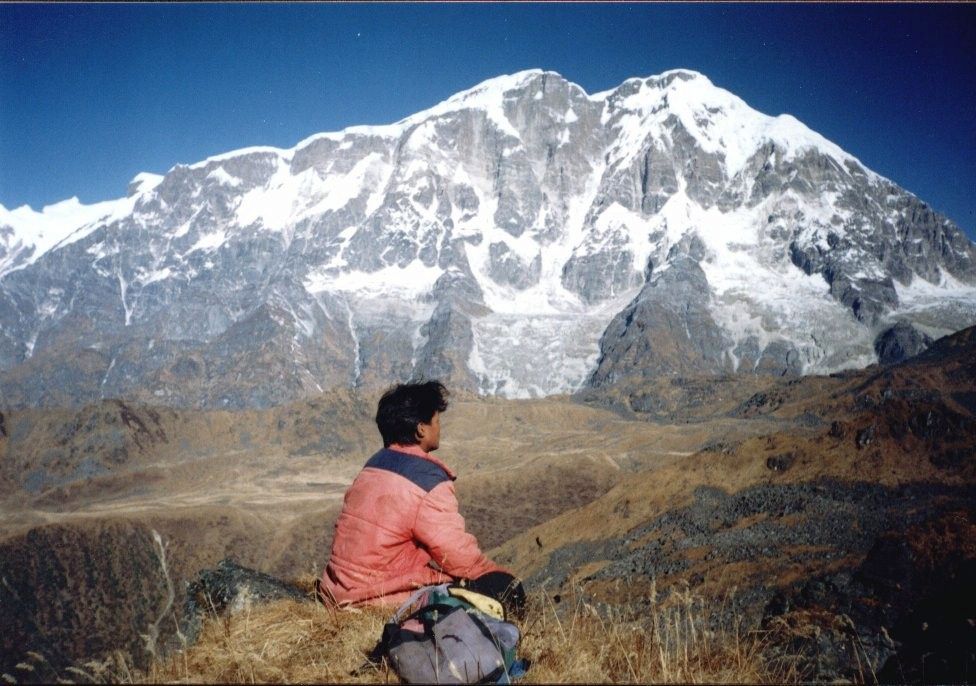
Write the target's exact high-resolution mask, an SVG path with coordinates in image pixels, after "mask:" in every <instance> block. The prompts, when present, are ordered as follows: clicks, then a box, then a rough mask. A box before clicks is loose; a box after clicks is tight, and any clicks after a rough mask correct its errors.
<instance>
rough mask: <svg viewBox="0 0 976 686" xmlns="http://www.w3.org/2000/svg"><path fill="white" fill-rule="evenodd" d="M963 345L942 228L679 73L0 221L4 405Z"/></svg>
mask: <svg viewBox="0 0 976 686" xmlns="http://www.w3.org/2000/svg"><path fill="white" fill-rule="evenodd" d="M973 323H976V246H974V244H973V243H971V242H970V241H969V240H968V239H967V238H966V237H965V236H964V235H963V233H962V232H961V231H960V230H959V229H958V228H957V227H956V226H955V225H953V224H952V223H951V222H950V221H949V220H948V219H946V218H945V217H943V216H941V215H939V214H937V213H935V212H933V211H932V210H931V209H930V208H928V207H927V206H926V205H925V204H924V203H923V202H921V201H920V200H919V199H917V198H916V197H915V196H913V195H912V194H910V193H908V192H906V191H905V190H903V189H901V188H899V187H898V186H897V185H895V184H894V183H892V182H890V181H888V180H886V179H884V178H882V177H880V176H879V175H877V174H875V173H873V172H871V171H870V170H868V169H866V168H865V167H864V166H863V165H862V164H861V163H860V162H859V161H858V160H857V159H855V158H854V157H852V156H851V155H849V154H847V153H846V152H844V151H843V150H841V149H840V148H839V147H837V146H836V145H834V144H833V143H831V142H830V141H828V140H826V139H824V138H823V137H821V136H820V135H818V134H816V133H815V132H813V131H811V130H810V129H808V128H807V127H805V126H804V125H803V124H801V123H800V122H799V121H797V120H796V119H794V118H793V117H790V116H788V115H781V116H778V117H770V116H767V115H764V114H762V113H759V112H757V111H755V110H753V109H751V108H750V107H749V106H748V105H746V103H745V102H743V101H742V100H741V99H739V98H738V97H736V96H735V95H733V94H731V93H729V92H728V91H725V90H723V89H721V88H718V87H716V86H714V85H713V84H712V83H711V82H710V81H709V80H708V79H707V78H706V77H705V76H703V75H701V74H698V73H695V72H691V71H686V70H674V71H669V72H666V73H664V74H661V75H659V76H652V77H649V78H646V79H630V80H628V81H626V82H624V83H623V84H622V85H620V86H619V87H618V88H615V89H613V90H610V91H606V92H602V93H596V94H592V95H588V94H587V93H586V92H585V91H584V90H583V89H582V88H580V87H579V86H577V85H575V84H573V83H570V82H568V81H566V80H565V79H563V78H562V77H561V76H559V75H558V74H555V73H553V72H543V71H538V70H533V71H526V72H520V73H518V74H514V75H511V76H502V77H499V78H496V79H492V80H489V81H486V82H484V83H482V84H480V85H478V86H476V87H474V88H472V89H470V90H467V91H464V92H462V93H459V94H457V95H455V96H453V97H451V98H450V99H448V100H446V101H445V102H443V103H441V104H439V105H437V106H435V107H433V108H431V109H429V110H426V111H423V112H420V113H418V114H415V115H413V116H410V117H408V118H406V119H404V120H402V121H400V122H397V123H396V124H392V125H389V126H379V127H352V128H349V129H346V130H344V131H341V132H337V133H325V134H319V135H315V136H312V137H311V138H308V139H306V140H304V141H302V142H300V143H299V144H298V145H296V146H295V147H294V148H291V149H288V150H282V149H277V148H248V149H244V150H238V151H234V152H230V153H227V154H224V155H220V156H217V157H212V158H209V159H207V160H204V161H202V162H198V163H196V164H192V165H189V166H185V165H177V166H176V167H174V168H173V169H171V170H170V171H169V172H168V173H167V174H166V175H165V176H163V177H158V176H154V175H149V174H141V175H139V176H138V177H136V179H134V180H133V183H132V184H131V185H130V188H129V194H128V196H127V197H126V198H122V199H120V200H116V201H109V202H106V203H99V204H98V205H93V206H83V205H80V204H79V203H78V202H77V200H69V201H65V202H64V203H59V204H58V205H54V206H51V207H47V208H45V209H44V211H43V212H40V213H37V212H33V211H32V210H30V208H26V207H24V208H19V209H17V210H13V211H8V210H6V209H3V208H2V207H0V391H2V397H0V402H2V403H6V404H8V405H9V404H51V403H62V402H77V401H83V400H90V399H93V398H97V397H99V396H106V397H117V396H128V397H131V396H135V397H143V398H146V399H153V400H155V401H157V402H166V403H173V404H191V405H212V406H214V405H215V406H230V407H240V406H263V405H267V404H271V403H277V402H282V401H286V400H289V399H293V398H298V397H302V396H305V395H309V394H314V393H317V392H319V391H321V390H324V389H327V388H334V387H350V386H358V387H363V386H365V387H378V386H385V385H388V384H389V383H391V382H393V381H395V380H402V379H405V378H407V377H410V376H419V375H424V376H428V377H439V378H442V379H446V380H448V381H449V382H450V383H451V384H453V385H454V386H455V387H458V386H460V387H465V388H468V389H470V390H477V391H480V392H482V393H488V394H501V395H505V396H510V397H526V396H540V395H547V394H554V393H565V392H571V391H573V390H576V389H578V388H580V387H581V386H583V385H586V384H594V385H602V384H606V383H611V382H613V381H614V380H616V379H620V378H622V377H626V376H630V375H634V374H638V375H658V374H698V373H723V372H739V373H753V372H760V373H776V374H782V373H791V374H804V373H822V372H830V371H835V370H838V369H842V368H847V367H860V366H865V365H867V364H869V363H872V362H875V361H876V360H877V352H876V345H877V346H879V349H881V348H883V349H884V350H886V351H889V350H903V349H907V351H908V352H911V351H912V348H913V346H914V347H915V348H918V347H919V346H921V345H924V341H926V340H928V338H926V336H927V337H929V338H932V337H937V336H941V335H943V334H945V333H949V332H951V331H955V330H958V329H960V328H963V327H965V326H968V325H971V324H973ZM896 325H898V326H896ZM892 337H895V338H897V339H898V340H897V341H894V342H893V343H892V341H891V339H892ZM883 341H887V343H885V344H884V345H882V343H881V342H883ZM876 342H877V343H876ZM889 343H890V344H891V345H889ZM886 346H887V347H886ZM886 354H887V353H886Z"/></svg>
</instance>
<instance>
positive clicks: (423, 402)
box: [376, 381, 449, 448]
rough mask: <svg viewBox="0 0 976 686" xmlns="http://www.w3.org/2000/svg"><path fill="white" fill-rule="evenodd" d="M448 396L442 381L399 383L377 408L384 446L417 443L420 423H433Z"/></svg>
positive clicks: (441, 410)
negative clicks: (436, 413) (435, 414)
mask: <svg viewBox="0 0 976 686" xmlns="http://www.w3.org/2000/svg"><path fill="white" fill-rule="evenodd" d="M448 395H449V393H448V392H447V389H446V388H445V387H444V384H442V383H441V382H440V381H427V382H426V383H406V384H399V385H397V386H394V387H393V388H391V389H389V390H388V391H387V392H386V393H384V394H383V397H382V398H380V402H379V405H378V406H377V408H376V426H377V427H379V430H380V435H381V436H383V446H384V447H387V448H388V447H389V446H390V445H392V444H393V443H399V444H401V445H415V444H416V443H417V425H418V424H430V421H431V420H432V419H433V418H434V413H435V412H443V411H444V410H446V409H447V396H448Z"/></svg>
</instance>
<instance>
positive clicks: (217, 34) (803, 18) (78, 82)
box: [0, 4, 976, 237]
mask: <svg viewBox="0 0 976 686" xmlns="http://www.w3.org/2000/svg"><path fill="white" fill-rule="evenodd" d="M534 67H539V68H543V69H551V70H554V71H557V72H559V73H560V74H562V75H563V76H564V77H566V78H567V79H569V80H571V81H574V82H576V83H578V84H580V85H581V86H583V88H585V89H586V90H587V91H588V92H595V91H599V90H605V89H608V88H612V87H614V86H616V85H618V84H619V83H620V82H622V81H623V80H625V79H627V78H629V77H633V76H649V75H651V74H657V73H660V72H662V71H665V70H667V69H672V68H676V67H686V68H690V69H695V70H698V71H700V72H702V73H704V74H705V75H706V76H708V77H709V78H710V79H711V80H712V81H713V82H714V83H715V84H716V85H718V86H721V87H723V88H726V89H728V90H730V91H732V92H733V93H735V94H737V95H739V96H740V97H742V98H743V99H744V100H745V101H746V102H747V103H749V104H750V105H751V106H752V107H754V108H756V109H758V110H760V111H761V112H764V113H766V114H771V115H776V114H780V113H784V112H786V113H789V114H792V115H794V116H795V117H797V118H798V119H800V120H801V121H803V122H804V123H806V124H807V125H808V126H810V127H811V128H812V129H814V130H815V131H818V132H820V133H821V134H823V135H824V136H826V137H827V138H829V139H831V140H833V141H834V142H836V143H837V144H838V145H840V146H841V147H842V148H844V149H845V150H847V151H848V152H850V153H851V154H853V155H855V156H856V157H858V158H860V159H861V161H862V162H864V163H865V164H866V165H867V166H868V167H870V168H871V169H873V170H875V171H877V172H878V173H880V174H882V175H884V176H887V177H889V178H891V179H892V180H894V181H895V182H897V183H899V184H900V185H902V186H904V187H905V188H907V189H908V190H910V191H912V192H914V193H916V194H917V195H918V196H919V197H921V198H922V199H923V200H925V201H927V202H928V203H930V204H931V205H932V206H933V207H934V208H935V209H937V210H939V211H942V212H944V213H946V214H948V215H949V216H950V217H951V218H953V219H954V220H955V221H956V222H957V223H959V224H960V225H961V226H962V227H963V228H964V229H965V230H966V231H967V233H968V234H969V235H970V237H976V155H974V152H976V5H947V6H942V5H918V4H911V5H908V4H858V5H851V4H844V5H834V4H823V5H804V4H783V5H770V4H745V5H734V4H637V5H625V4H596V5H591V4H558V5H554V4H513V5H502V4H382V5H378V4H361V5H359V4H342V5H337V4H212V5H197V4H168V5H164V4H113V5H99V4H62V5H55V4H36V5H21V4H2V5H0V203H2V204H3V205H5V206H6V207H8V208H13V207H17V206H19V205H21V204H24V203H29V204H30V205H31V206H33V207H34V208H35V209H39V208H40V207H42V206H43V205H45V204H49V203H52V202H56V201H58V200H62V199H65V198H68V197H71V196H72V195H77V196H78V197H79V198H80V199H81V200H82V201H83V202H94V201H98V200H107V199H111V198H117V197H120V196H122V195H123V194H124V193H125V190H126V184H127V182H128V181H129V179H131V178H132V177H133V176H134V175H135V174H136V173H137V172H140V171H151V172H157V173H162V172H165V171H166V170H168V169H169V168H170V167H172V166H173V165H174V164H177V163H180V162H184V163H191V162H195V161H198V160H200V159H203V158H204V157H207V156H209V155H213V154H216V153H220V152H226V151H228V150H232V149H235V148H240V147H246V146H251V145H275V146H279V147H291V146H293V145H294V144H295V143H297V142H298V141H299V140H301V139H302V138H305V137H306V136H309V135H311V134H313V133H317V132H320V131H331V130H337V129H341V128H343V127H345V126H350V125H354V124H382V123H389V122H393V121H396V120H398V119H401V118H402V117H404V116H406V115H408V114H411V113H413V112H416V111H418V110H421V109H424V108H427V107H430V106H432V105H434V104H436V103H437V102H440V101H441V100H443V99H445V98H447V97H449V96H450V95H451V94H453V93H455V92H457V91H459V90H462V89H465V88H469V87H471V86H473V85H475V84H476V83H478V82H479V81H482V80H484V79H486V78H490V77H493V76H497V75H500V74H505V73H512V72H515V71H519V70H522V69H528V68H534Z"/></svg>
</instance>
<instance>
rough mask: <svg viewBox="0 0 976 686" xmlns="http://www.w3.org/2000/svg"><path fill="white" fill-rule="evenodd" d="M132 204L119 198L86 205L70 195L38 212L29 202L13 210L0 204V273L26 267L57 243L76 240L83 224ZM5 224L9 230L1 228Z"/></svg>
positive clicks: (119, 213) (87, 225)
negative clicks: (66, 198) (0, 249)
mask: <svg viewBox="0 0 976 686" xmlns="http://www.w3.org/2000/svg"><path fill="white" fill-rule="evenodd" d="M133 204H134V201H133V200H132V199H130V198H122V199H120V200H106V201H104V202H98V203H94V204H91V205H85V204H83V203H82V202H81V201H80V200H78V198H77V197H72V198H69V199H68V200H62V201H61V202H58V203H54V204H53V205H46V206H45V207H44V208H43V209H42V210H41V211H40V212H37V211H35V210H33V209H31V207H30V206H29V205H21V206H20V207H18V208H16V209H14V210H8V209H7V208H5V207H4V206H3V205H0V248H2V249H3V250H2V251H0V276H3V275H4V274H6V273H8V272H9V271H12V270H14V269H22V268H24V267H26V266H27V265H29V264H31V263H33V262H34V261H36V260H37V258H39V257H40V256H41V255H43V254H44V253H46V252H48V251H49V250H51V249H53V248H55V247H57V246H59V245H67V244H69V243H71V242H73V241H75V240H78V239H79V238H81V237H83V235H86V234H85V233H84V230H85V229H86V228H94V227H97V226H98V225H100V224H101V223H103V222H105V221H110V220H111V219H112V218H113V217H121V216H124V215H126V214H128V213H129V212H131V211H132V206H133ZM4 227H7V228H8V229H9V231H7V232H4V230H3V229H4Z"/></svg>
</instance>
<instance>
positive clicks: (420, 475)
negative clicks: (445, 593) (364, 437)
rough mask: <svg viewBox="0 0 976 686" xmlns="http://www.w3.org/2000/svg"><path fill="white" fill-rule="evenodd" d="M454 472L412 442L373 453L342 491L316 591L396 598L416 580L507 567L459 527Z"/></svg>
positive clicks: (349, 598) (365, 599)
mask: <svg viewBox="0 0 976 686" xmlns="http://www.w3.org/2000/svg"><path fill="white" fill-rule="evenodd" d="M455 478H456V477H455V475H454V473H453V472H452V471H451V470H450V469H449V468H448V467H447V466H446V465H445V464H444V463H443V462H441V461H440V460H438V459H437V458H436V457H434V456H432V455H429V454H428V453H425V452H424V451H423V450H422V449H420V448H419V447H417V446H401V445H394V446H392V447H391V448H384V449H383V450H380V451H379V452H378V453H376V454H375V455H373V457H371V458H370V459H369V461H368V462H367V463H366V466H365V467H363V469H362V471H361V472H360V473H359V475H358V476H357V477H356V479H355V481H353V483H352V486H350V487H349V490H347V491H346V495H345V498H344V500H343V503H342V512H341V513H340V514H339V519H338V520H336V524H335V537H334V538H333V540H332V554H331V557H330V559H329V562H328V564H327V565H326V566H325V570H324V571H323V572H322V580H321V589H322V591H323V592H325V593H327V594H331V596H332V599H334V600H335V602H337V603H338V604H340V605H349V604H358V603H369V604H374V603H400V602H402V601H403V600H405V599H406V598H407V597H408V596H409V595H410V593H411V591H412V590H413V589H416V588H418V587H420V586H427V585H431V584H439V583H444V582H448V581H451V580H452V578H467V579H474V578H477V577H479V576H481V575H483V574H487V573H488V572H493V571H507V570H504V569H502V568H501V567H498V566H497V565H495V563H493V562H492V561H491V560H489V559H488V558H487V557H485V556H484V554H482V552H481V549H480V548H479V547H478V541H477V539H475V537H474V536H472V535H471V534H469V533H467V532H466V531H465V530H464V518H463V517H462V516H461V514H460V513H459V512H458V501H457V496H456V495H455V492H454V479H455ZM431 562H434V563H436V564H437V565H439V566H440V569H441V570H442V571H441V572H439V571H437V570H435V569H434V568H432V567H431V566H430V563H431Z"/></svg>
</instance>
